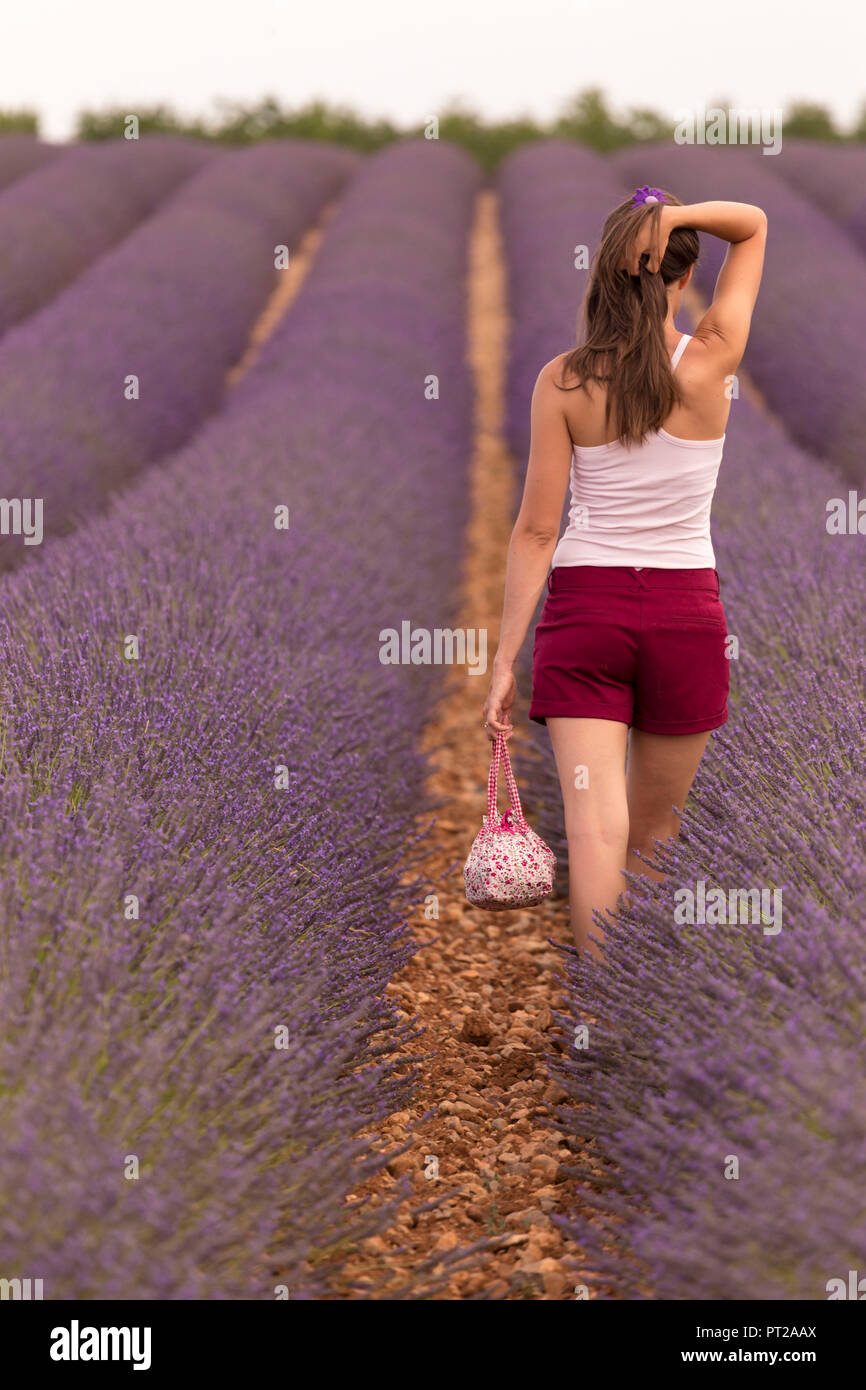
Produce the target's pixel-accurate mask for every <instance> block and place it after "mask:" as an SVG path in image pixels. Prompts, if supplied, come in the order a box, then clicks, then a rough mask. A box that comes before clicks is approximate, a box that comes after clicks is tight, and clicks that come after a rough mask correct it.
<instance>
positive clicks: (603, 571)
mask: <svg viewBox="0 0 866 1390" xmlns="http://www.w3.org/2000/svg"><path fill="white" fill-rule="evenodd" d="M547 588H548V592H553V590H555V589H624V590H626V591H629V590H630V591H631V592H632V593H640V591H641V589H707V590H709V591H710V592H712V593H714V594H718V592H719V588H720V583H719V572H718V570H715V569H694V570H665V569H651V568H646V569H636V568H634V567H633V566H631V565H556V566H555V568H554V569H552V570H551V571H550V574H549V575H548V576H547Z"/></svg>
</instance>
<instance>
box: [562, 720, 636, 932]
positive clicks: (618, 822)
mask: <svg viewBox="0 0 866 1390" xmlns="http://www.w3.org/2000/svg"><path fill="white" fill-rule="evenodd" d="M547 727H548V729H549V730H550V741H551V743H552V744H553V753H554V757H555V758H556V769H557V772H558V773H559V782H560V786H561V788H562V802H563V806H564V808H565V830H566V835H567V837H568V877H569V898H570V903H571V929H572V931H573V932H574V939H575V941H576V943H577V948H578V950H579V951H581V952H582V953H583V952H585V953H586V954H587V955H591V956H595V957H596V958H597V959H601V958H602V953H601V951H600V950H599V948H598V946H597V945H596V944H595V942H592V941H590V939H589V937H590V932H593V933H595V935H596V936H598V934H599V933H598V928H597V927H596V926H595V924H594V923H593V920H592V910H593V908H599V909H601V910H602V911H603V910H605V909H607V908H612V907H615V906H616V903H617V899H618V897H619V895H620V893H622V892H624V891H625V887H626V884H625V879H624V878H623V869H624V868H625V863H626V852H627V847H628V803H627V800H626V785H625V751H626V737H627V734H628V726H627V725H626V724H621V723H618V722H617V721H615V720H612V719H548V721H547Z"/></svg>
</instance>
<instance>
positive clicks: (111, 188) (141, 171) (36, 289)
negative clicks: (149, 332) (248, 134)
mask: <svg viewBox="0 0 866 1390" xmlns="http://www.w3.org/2000/svg"><path fill="white" fill-rule="evenodd" d="M215 153H216V152H215V150H214V148H213V147H212V146H208V145H206V144H204V143H203V142H202V143H200V144H197V143H196V142H195V141H193V140H177V139H173V138H171V137H170V136H163V137H160V136H156V137H153V136H148V137H146V138H145V139H143V140H112V141H108V142H106V144H104V145H83V146H81V147H79V148H77V149H72V150H70V151H69V153H68V154H66V155H65V156H64V158H63V159H60V160H55V161H53V162H52V163H50V164H49V165H48V166H47V168H42V169H39V170H37V171H36V172H35V173H33V174H31V175H30V176H29V177H28V178H21V179H18V180H17V182H15V183H14V184H13V185H12V187H11V188H9V189H7V191H6V192H5V193H4V194H3V195H2V196H0V333H5V331H6V329H7V328H9V327H10V326H11V325H12V324H14V323H17V322H18V321H19V320H20V319H23V318H26V316H27V315H28V314H32V313H33V311H34V309H38V308H39V307H40V306H41V305H43V304H47V303H48V301H49V300H50V299H52V298H53V297H54V295H55V294H57V292H58V290H61V289H63V287H64V286H65V285H68V284H69V282H70V281H71V280H73V279H74V278H75V276H76V275H79V274H80V273H81V271H82V270H84V269H85V267H86V266H88V265H90V264H91V262H92V261H95V260H96V259H97V257H98V256H100V255H101V254H102V253H103V252H104V251H106V250H108V248H109V247H110V246H113V245H114V243H115V242H117V241H120V239H121V237H124V236H126V234H127V233H128V232H130V231H131V230H132V229H133V227H134V226H135V225H136V223H138V222H141V221H142V219H143V218H145V217H147V216H148V215H149V214H150V213H151V212H153V210H154V208H156V206H157V205H158V204H159V203H161V202H163V201H164V200H165V199H166V198H167V197H168V196H169V195H170V194H171V193H173V192H174V191H175V189H176V188H177V187H178V186H179V185H180V184H181V183H182V182H183V181H184V180H185V179H187V178H189V177H190V175H191V174H194V173H195V172H196V170H198V169H200V168H201V167H202V165H203V164H205V163H207V162H208V161H209V160H211V159H213V158H214V157H215Z"/></svg>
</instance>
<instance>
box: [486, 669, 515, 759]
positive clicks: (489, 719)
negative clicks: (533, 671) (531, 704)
mask: <svg viewBox="0 0 866 1390" xmlns="http://www.w3.org/2000/svg"><path fill="white" fill-rule="evenodd" d="M516 698H517V682H516V681H515V679H514V672H513V670H512V669H511V667H510V666H497V665H496V664H495V662H494V665H493V675H492V676H491V677H490V689H489V690H488V692H487V699H486V700H485V702H484V729H485V732H486V734H487V737H488V738H489V739H490V740H491V742H495V740H496V736H497V734H504V735H505V737H506V738H510V737H511V735H512V734H513V733H514V727H513V725H512V723H511V710H512V707H513V705H514V701H515V699H516Z"/></svg>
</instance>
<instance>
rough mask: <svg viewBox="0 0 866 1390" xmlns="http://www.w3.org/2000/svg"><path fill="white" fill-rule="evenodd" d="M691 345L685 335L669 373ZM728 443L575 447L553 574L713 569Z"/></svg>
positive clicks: (662, 434)
mask: <svg viewBox="0 0 866 1390" xmlns="http://www.w3.org/2000/svg"><path fill="white" fill-rule="evenodd" d="M689 342H691V335H690V334H688V333H684V334H683V336H682V337H681V338H680V341H679V342H678V343H677V345H676V348H675V350H674V353H673V356H672V357H671V367H672V369H676V366H677V363H678V362H679V360H680V358H681V357H682V355H683V352H684V350H685V348H686V345H687V343H689ZM724 443H725V436H724V435H722V437H721V439H679V438H678V437H677V436H676V435H673V434H668V432H667V430H663V429H659V430H657V431H655V432H654V433H653V434H650V435H647V437H646V439H645V440H644V442H643V443H642V444H633V445H632V446H631V448H627V447H626V446H625V444H623V443H622V441H621V440H614V441H613V442H612V443H611V444H594V445H591V446H590V447H589V448H584V447H582V446H579V445H577V444H575V446H574V450H573V458H572V464H571V506H570V508H569V513H568V525H567V527H566V528H565V531H564V532H563V534H562V537H561V538H560V541H559V544H558V545H557V547H556V550H555V551H554V553H553V561H552V567H553V568H556V567H557V566H558V565H628V566H630V567H632V568H634V569H643V568H645V567H651V568H653V569H668V570H675V569H704V568H707V569H714V568H715V563H716V559H715V555H714V553H713V544H712V541H711V539H710V508H711V507H712V503H713V494H714V492H715V490H716V478H717V477H718V473H719V464H720V463H721V461H722V449H723V446H724Z"/></svg>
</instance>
